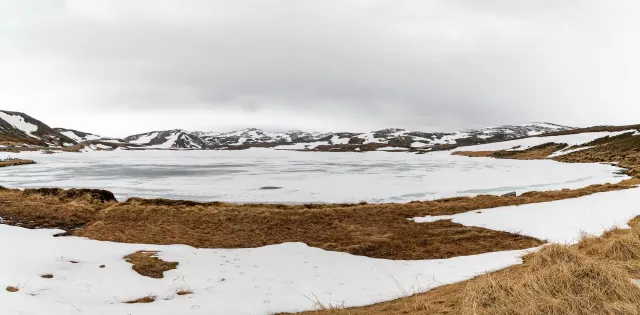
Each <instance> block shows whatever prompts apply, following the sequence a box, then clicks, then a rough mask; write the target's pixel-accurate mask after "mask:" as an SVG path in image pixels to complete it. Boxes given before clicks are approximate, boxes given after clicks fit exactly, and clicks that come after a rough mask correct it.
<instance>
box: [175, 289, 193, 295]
mask: <svg viewBox="0 0 640 315" xmlns="http://www.w3.org/2000/svg"><path fill="white" fill-rule="evenodd" d="M176 294H177V295H180V296H183V295H190V294H193V291H191V290H180V291H178V292H176Z"/></svg>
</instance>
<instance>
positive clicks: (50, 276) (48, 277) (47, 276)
mask: <svg viewBox="0 0 640 315" xmlns="http://www.w3.org/2000/svg"><path fill="white" fill-rule="evenodd" d="M40 277H42V278H44V279H53V275H52V274H46V275H42V276H40Z"/></svg>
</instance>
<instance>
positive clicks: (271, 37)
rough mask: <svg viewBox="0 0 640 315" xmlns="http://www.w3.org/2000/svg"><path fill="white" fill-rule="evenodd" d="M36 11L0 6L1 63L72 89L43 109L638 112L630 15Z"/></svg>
mask: <svg viewBox="0 0 640 315" xmlns="http://www.w3.org/2000/svg"><path fill="white" fill-rule="evenodd" d="M3 1H4V2H5V3H10V2H11V3H15V2H17V1H19V2H21V3H24V0H15V1H13V0H9V1H8V2H7V1H6V0H0V2H3ZM42 3H43V2H40V3H39V4H38V5H36V4H34V6H33V7H35V8H37V10H34V11H30V10H31V9H29V8H31V6H30V7H29V8H27V7H25V6H24V5H20V6H19V5H13V6H11V5H9V6H6V5H5V6H3V7H0V8H5V9H6V8H12V10H17V11H19V12H20V14H19V15H17V17H16V16H13V17H6V16H3V15H0V17H2V18H3V20H2V21H3V22H0V26H1V27H2V28H1V29H0V31H1V32H2V33H0V34H2V36H0V58H2V59H3V60H4V62H5V63H7V62H13V63H17V64H20V63H25V64H31V63H32V62H33V61H38V63H44V64H49V65H51V66H50V67H49V68H47V70H48V71H49V73H48V74H47V75H48V76H49V79H55V84H57V85H62V86H66V87H70V88H75V89H77V91H78V92H77V94H78V95H75V97H70V96H56V97H52V98H50V104H47V106H49V107H51V106H54V107H55V106H62V105H60V104H64V106H67V107H73V108H77V110H86V111H92V112H100V111H102V110H104V108H109V110H110V111H122V112H123V113H126V112H128V111H145V112H148V113H152V112H153V111H157V110H162V111H172V110H173V111H175V110H180V111H189V110H193V111H196V110H197V111H204V110H209V111H210V112H211V113H212V114H215V113H219V112H221V111H229V110H233V111H239V112H253V113H269V112H271V111H275V112H290V113H291V114H292V115H293V116H295V115H298V116H311V117H318V121H317V123H316V125H315V126H311V127H312V128H313V129H322V128H323V124H326V122H327V120H331V119H332V118H334V117H340V119H341V120H344V119H349V120H350V121H351V123H352V125H353V128H352V129H358V128H360V127H361V126H362V127H364V128H366V127H374V126H380V127H386V126H399V127H409V128H423V129H429V128H438V129H454V128H465V127H469V126H483V125H492V124H502V123H521V122H527V121H532V120H549V121H554V122H557V123H565V124H575V125H582V124H595V123H618V122H621V123H622V122H627V120H628V119H629V115H628V114H624V113H620V112H624V111H631V112H632V113H636V114H640V112H639V110H638V109H637V107H636V106H635V104H636V103H637V101H638V100H639V98H640V94H639V93H638V92H636V91H634V90H631V89H630V88H631V87H632V86H633V84H634V83H635V84H637V83H640V81H639V77H640V75H638V73H640V71H637V70H640V65H639V64H638V63H637V62H635V61H633V60H635V59H636V58H635V57H634V55H637V53H638V52H639V50H640V41H639V40H638V39H637V38H636V36H634V30H637V29H638V27H640V22H638V21H637V20H633V19H632V18H633V16H632V14H631V12H633V11H632V10H631V9H640V5H635V4H631V3H630V2H629V3H626V4H623V3H620V4H615V3H612V2H602V1H562V2H559V1H536V2H530V1H506V0H504V1H499V0H491V1H482V2H478V1H471V0H467V1H463V0H447V1H444V0H442V1H401V2H398V1H385V0H378V1H355V0H353V1H304V0H280V1H268V2H266V1H197V0H190V1H142V0H139V1H135V2H132V1H106V0H104V1H97V0H96V1H92V2H91V4H92V5H88V4H87V3H88V2H86V1H66V2H58V3H57V5H50V6H48V7H45V6H41V4H42ZM51 3H54V2H51ZM625 6H628V7H625ZM7 10H8V9H7ZM0 65H2V61H0ZM18 70H21V69H20V68H19V67H18ZM24 71H25V74H24V75H25V76H26V77H27V78H28V77H29V76H30V75H31V73H30V72H29V71H38V69H35V70H34V69H25V70H24ZM634 71H635V73H634ZM2 79H3V77H2V75H0V83H2V82H3V80H2ZM4 79H5V80H10V79H11V78H10V77H9V76H5V77H4ZM43 80H44V79H43ZM26 81H27V82H26V83H23V84H25V86H26V88H37V86H34V87H30V86H28V85H29V82H28V80H26ZM26 88H25V89H26ZM9 97H11V98H9ZM18 97H20V96H19V95H18V96H16V95H13V96H4V98H5V99H2V98H1V97H0V100H2V101H3V103H6V102H10V101H11V100H12V99H16V98H18ZM29 106H32V107H33V108H34V109H37V108H38V106H43V105H35V104H34V105H29ZM585 108H587V109H589V110H585ZM612 108H616V109H618V113H616V112H615V111H612V110H611V109H612ZM36 114H37V113H34V115H36ZM249 116H250V115H248V117H249ZM345 117H346V118H345ZM259 123H261V122H259V121H251V120H248V121H247V122H246V124H247V126H249V125H256V124H259ZM282 128H283V129H286V128H288V126H284V125H283V127H282Z"/></svg>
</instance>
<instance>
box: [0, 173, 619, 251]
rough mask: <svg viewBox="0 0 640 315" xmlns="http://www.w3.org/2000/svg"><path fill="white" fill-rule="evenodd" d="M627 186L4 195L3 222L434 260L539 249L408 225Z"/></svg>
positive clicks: (481, 232) (136, 237) (131, 237)
mask: <svg viewBox="0 0 640 315" xmlns="http://www.w3.org/2000/svg"><path fill="white" fill-rule="evenodd" d="M629 187H630V186H628V185H626V184H617V185H611V184H606V185H594V186H590V187H586V188H582V189H577V190H558V191H548V192H530V193H525V194H522V195H520V196H517V197H500V196H490V195H483V196H477V197H457V198H448V199H440V200H435V201H424V202H412V203H407V204H366V203H361V204H327V205H321V204H308V205H261V204H249V205H237V204H227V203H220V202H212V203H197V202H191V201H170V200H161V199H153V200H145V199H135V198H134V199H131V200H129V201H127V202H124V203H117V202H116V201H112V200H110V197H109V196H111V195H110V194H108V193H105V192H104V191H82V190H66V191H65V190H56V189H41V190H26V191H24V192H22V191H20V190H11V189H0V205H2V207H0V217H3V218H4V219H5V223H8V224H16V225H21V226H25V227H29V228H36V227H55V228H62V229H65V230H67V231H69V233H70V234H73V235H77V236H85V237H89V238H92V239H97V240H106V241H115V242H127V243H137V244H140V243H146V244H176V243H179V244H186V245H191V246H194V247H201V248H249V247H260V246H264V245H272V244H280V243H284V242H304V243H307V244H308V245H310V246H314V247H318V248H323V249H326V250H332V251H341V252H347V253H351V254H354V255H363V256H368V257H376V258H387V259H431V258H449V257H455V256H460V255H471V254H480V253H485V252H489V251H498V250H510V249H521V248H528V247H534V246H537V245H539V244H540V243H541V242H540V241H539V240H535V239H533V238H529V237H525V236H521V235H515V234H510V233H506V232H500V231H492V230H487V229H483V228H478V227H466V226H462V225H459V224H454V223H452V222H450V221H439V222H431V223H414V222H411V221H409V220H407V218H411V217H420V216H425V215H447V214H455V213H461V212H467V211H472V210H478V209H485V208H493V207H499V206H509V205H521V204H528V203H537V202H547V201H553V200H560V199H566V198H576V197H581V196H585V195H589V194H593V193H598V192H605V191H611V190H619V189H626V188H629Z"/></svg>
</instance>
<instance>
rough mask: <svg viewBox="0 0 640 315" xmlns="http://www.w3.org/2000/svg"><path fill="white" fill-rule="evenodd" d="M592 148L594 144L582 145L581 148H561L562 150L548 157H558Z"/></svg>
mask: <svg viewBox="0 0 640 315" xmlns="http://www.w3.org/2000/svg"><path fill="white" fill-rule="evenodd" d="M591 148H593V146H587V147H580V148H575V149H568V150H567V149H564V150H560V151H557V152H554V153H552V154H551V155H549V156H548V157H547V158H553V157H557V156H562V155H567V154H569V153H574V152H580V151H584V150H588V149H591Z"/></svg>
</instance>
